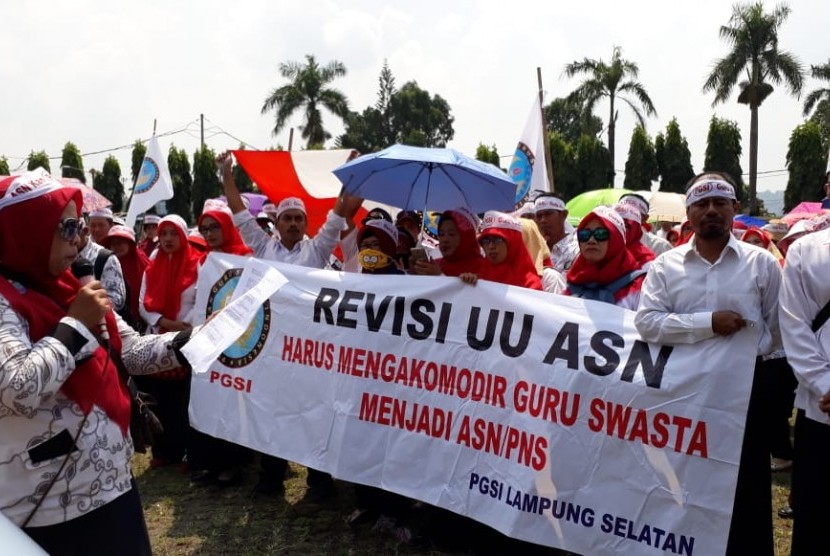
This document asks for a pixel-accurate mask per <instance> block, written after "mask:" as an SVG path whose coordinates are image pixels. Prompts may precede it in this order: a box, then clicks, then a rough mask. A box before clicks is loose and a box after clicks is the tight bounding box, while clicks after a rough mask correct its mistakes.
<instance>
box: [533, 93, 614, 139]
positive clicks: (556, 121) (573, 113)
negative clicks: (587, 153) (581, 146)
mask: <svg viewBox="0 0 830 556" xmlns="http://www.w3.org/2000/svg"><path fill="white" fill-rule="evenodd" d="M545 120H546V124H547V128H548V131H552V132H555V133H559V134H560V135H561V136H562V139H563V140H564V141H567V142H568V143H571V144H575V143H577V142H578V141H579V137H580V136H581V135H582V134H583V133H584V134H585V135H591V136H594V137H596V136H597V135H599V134H600V132H601V131H602V120H601V119H599V118H597V117H596V116H594V115H593V114H591V113H590V112H586V111H585V110H583V109H582V104H581V103H580V102H578V101H576V100H574V99H571V98H557V99H554V100H553V102H551V103H550V104H548V105H547V106H546V107H545Z"/></svg>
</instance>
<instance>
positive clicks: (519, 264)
mask: <svg viewBox="0 0 830 556" xmlns="http://www.w3.org/2000/svg"><path fill="white" fill-rule="evenodd" d="M482 228H483V230H482V232H481V234H480V236H479V238H483V237H487V236H498V237H500V238H502V239H503V240H504V241H505V243H506V244H507V258H506V259H505V260H504V261H502V262H501V263H499V264H493V263H491V262H490V259H488V258H487V257H485V258H484V264H483V265H482V272H481V275H480V278H483V279H485V280H490V281H492V282H500V283H502V284H508V285H511V286H521V287H524V288H530V289H532V290H541V289H542V279H541V278H539V274H537V273H536V265H535V264H534V262H533V259H531V258H530V253H528V251H527V247H525V242H524V240H523V239H522V225H521V223H520V222H519V221H518V219H516V218H515V217H514V216H511V215H509V214H505V213H502V212H496V211H490V212H488V213H487V214H485V215H484V221H483V222H482Z"/></svg>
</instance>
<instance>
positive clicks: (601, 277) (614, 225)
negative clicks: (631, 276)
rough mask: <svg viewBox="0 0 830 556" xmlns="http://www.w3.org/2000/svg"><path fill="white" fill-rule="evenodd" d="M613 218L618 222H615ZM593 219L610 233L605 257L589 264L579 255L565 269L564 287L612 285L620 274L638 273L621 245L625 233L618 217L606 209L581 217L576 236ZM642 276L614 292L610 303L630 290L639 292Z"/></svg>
mask: <svg viewBox="0 0 830 556" xmlns="http://www.w3.org/2000/svg"><path fill="white" fill-rule="evenodd" d="M615 217H616V218H617V219H618V220H616V221H615ZM595 218H596V219H597V220H599V221H600V222H602V223H603V225H604V226H605V227H606V228H608V231H609V232H611V235H610V237H609V238H608V251H606V254H605V258H604V259H603V260H602V261H600V262H599V263H598V264H594V263H590V262H588V261H587V260H585V257H583V256H582V254H581V253H580V254H579V256H577V258H576V260H575V261H574V264H573V266H571V268H570V270H568V274H567V276H566V278H567V281H568V284H569V285H570V284H575V285H577V286H588V285H598V286H604V285H606V284H610V283H612V282H613V281H614V280H616V279H617V278H620V277H621V276H623V275H624V274H627V273H629V272H632V271H634V270H638V269H639V268H640V266H641V265H640V263H639V262H637V260H636V259H635V258H634V256H633V255H632V254H631V252H630V251H629V250H628V249H627V248H626V245H625V232H624V229H625V228H624V223H623V221H622V217H621V216H620V215H619V214H617V213H616V212H614V211H613V210H611V209H609V208H607V207H597V208H596V209H594V210H593V211H591V212H589V213H588V214H586V215H585V217H584V218H583V219H582V220H581V221H580V222H579V226H578V227H577V233H578V232H579V230H582V229H584V228H585V227H586V226H587V224H588V223H589V222H590V221H591V220H593V219H595ZM644 279H645V275H643V276H639V277H638V278H636V279H635V280H634V281H633V282H631V283H630V284H628V285H627V286H623V287H622V288H621V289H619V290H617V291H616V292H614V301H619V300H620V299H623V298H624V297H626V296H627V295H629V294H630V293H632V292H634V291H639V289H640V287H641V286H642V284H643V280H644ZM564 293H565V295H570V291H569V290H565V292H564Z"/></svg>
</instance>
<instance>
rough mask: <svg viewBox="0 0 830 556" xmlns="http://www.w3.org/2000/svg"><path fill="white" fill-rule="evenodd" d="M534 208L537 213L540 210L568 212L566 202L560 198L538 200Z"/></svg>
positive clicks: (547, 197) (548, 197)
mask: <svg viewBox="0 0 830 556" xmlns="http://www.w3.org/2000/svg"><path fill="white" fill-rule="evenodd" d="M533 207H534V208H535V209H536V212H539V211H540V210H568V209H567V208H566V207H565V201H563V200H562V199H560V198H559V197H550V196H547V195H545V196H544V197H539V198H538V199H536V201H535V202H534V203H533Z"/></svg>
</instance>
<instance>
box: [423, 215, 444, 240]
mask: <svg viewBox="0 0 830 556" xmlns="http://www.w3.org/2000/svg"><path fill="white" fill-rule="evenodd" d="M440 217H441V213H440V212H432V211H430V212H427V215H426V218H424V232H425V233H426V235H428V236H429V237H431V238H432V239H434V240H435V241H438V219H439V218H440Z"/></svg>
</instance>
